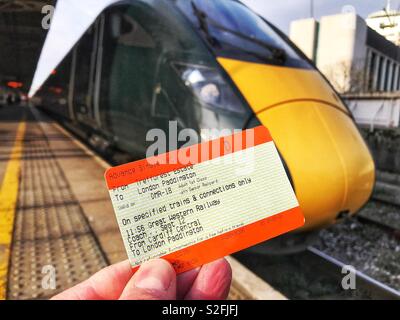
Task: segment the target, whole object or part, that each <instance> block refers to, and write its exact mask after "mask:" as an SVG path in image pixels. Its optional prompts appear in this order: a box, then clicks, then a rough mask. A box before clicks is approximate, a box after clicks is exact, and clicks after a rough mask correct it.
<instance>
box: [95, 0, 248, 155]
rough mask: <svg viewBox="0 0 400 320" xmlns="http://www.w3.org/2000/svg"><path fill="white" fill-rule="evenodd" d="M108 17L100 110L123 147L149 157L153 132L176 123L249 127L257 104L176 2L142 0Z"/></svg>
mask: <svg viewBox="0 0 400 320" xmlns="http://www.w3.org/2000/svg"><path fill="white" fill-rule="evenodd" d="M104 17H105V19H104V33H103V37H102V40H101V47H102V57H101V59H100V60H101V61H100V64H101V83H100V96H99V99H100V116H101V119H102V123H106V124H107V125H108V128H109V131H110V133H112V134H113V135H114V137H117V139H118V141H117V144H118V145H119V147H121V148H123V149H127V150H130V152H133V153H135V154H136V151H138V150H139V152H141V154H142V155H143V151H144V150H145V148H146V134H147V132H148V131H149V130H150V129H152V128H160V129H162V130H164V131H166V132H167V131H168V130H169V121H177V123H179V126H180V127H182V128H183V127H185V128H193V129H195V130H199V131H200V129H203V128H227V127H230V128H231V127H233V128H242V125H243V122H244V121H245V119H247V113H248V112H251V110H250V109H249V108H248V107H247V106H246V105H245V103H244V102H243V101H242V100H240V99H241V98H239V96H238V95H237V93H236V92H235V91H234V88H232V86H231V85H230V84H229V81H228V80H227V79H225V78H224V77H225V75H224V74H223V73H221V69H220V66H219V64H218V63H217V61H216V59H215V56H214V55H213V54H212V53H211V52H210V51H209V50H208V48H207V47H206V46H205V44H204V42H203V41H202V39H201V38H200V37H199V35H198V34H197V33H196V32H195V31H194V30H193V28H191V26H190V24H189V23H188V21H187V19H186V18H185V17H183V16H182V15H181V13H180V12H179V11H178V10H176V7H175V6H174V5H171V3H169V2H167V1H158V0H154V2H152V4H151V5H150V4H149V3H148V2H147V1H135V2H134V3H132V4H131V5H117V6H113V7H111V8H109V9H107V10H106V11H105V13H104ZM196 73H197V74H200V75H201V76H202V77H203V78H202V81H197V80H196V79H195V77H194V76H195V75H196ZM122 145H123V146H122Z"/></svg>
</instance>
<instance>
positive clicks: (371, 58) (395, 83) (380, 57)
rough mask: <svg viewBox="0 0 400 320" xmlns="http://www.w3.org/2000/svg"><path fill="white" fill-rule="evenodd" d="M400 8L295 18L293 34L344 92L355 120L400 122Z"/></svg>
mask: <svg viewBox="0 0 400 320" xmlns="http://www.w3.org/2000/svg"><path fill="white" fill-rule="evenodd" d="M399 35H400V13H399V12H397V11H392V10H388V9H385V10H382V11H379V12H376V13H373V14H371V15H369V16H368V18H367V19H366V20H364V19H363V18H362V17H360V16H358V15H357V14H356V13H341V14H336V15H330V16H323V17H322V18H321V19H320V20H319V21H317V20H315V19H313V18H309V19H302V20H296V21H293V22H292V23H291V27H290V38H291V40H292V41H293V42H294V43H295V44H296V45H297V46H298V47H299V48H300V49H301V50H302V51H303V52H304V53H305V54H306V55H307V56H308V57H309V58H310V59H311V60H313V61H314V62H315V64H316V66H317V67H318V68H319V70H320V71H321V72H322V73H323V74H324V75H325V76H326V77H327V78H328V80H329V81H330V82H331V83H332V85H333V86H334V87H335V88H336V90H337V91H338V92H339V93H341V94H342V95H343V97H344V98H345V100H347V103H348V105H349V107H350V109H351V110H352V112H353V115H354V116H355V118H356V121H357V122H358V123H360V124H361V125H368V126H371V127H379V126H382V127H398V126H399V118H400V116H399V114H400V47H399V46H398V44H399V42H400V37H399Z"/></svg>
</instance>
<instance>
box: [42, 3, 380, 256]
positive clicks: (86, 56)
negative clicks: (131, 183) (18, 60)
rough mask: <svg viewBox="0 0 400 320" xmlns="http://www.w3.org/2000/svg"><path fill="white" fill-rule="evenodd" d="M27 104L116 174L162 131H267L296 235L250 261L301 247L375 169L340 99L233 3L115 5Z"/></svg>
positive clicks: (348, 204)
mask: <svg viewBox="0 0 400 320" xmlns="http://www.w3.org/2000/svg"><path fill="white" fill-rule="evenodd" d="M36 98H37V99H39V100H40V103H38V104H39V105H40V107H41V108H43V109H44V110H46V111H47V112H51V113H52V114H53V115H57V116H58V117H60V118H62V119H64V121H65V123H67V124H68V125H69V126H70V127H71V128H74V129H76V131H77V132H78V133H79V134H80V135H82V137H83V138H84V139H85V140H86V141H89V142H90V143H91V144H92V145H93V146H94V147H95V148H99V149H101V150H104V152H107V151H109V152H110V153H112V154H120V155H124V157H122V158H121V159H124V160H121V159H120V160H119V161H120V162H121V161H127V160H128V159H132V160H134V159H140V158H144V157H145V154H146V149H147V147H148V145H149V142H147V141H146V133H147V132H148V131H149V130H150V129H151V128H161V129H163V130H165V131H166V132H167V131H168V129H169V123H170V121H176V122H177V125H178V127H179V128H180V129H183V128H192V129H194V130H196V132H200V131H201V130H202V129H215V128H216V129H224V128H231V129H242V130H243V129H247V128H252V127H255V126H258V125H260V124H262V125H264V126H266V127H267V128H268V129H269V131H270V133H271V135H272V137H273V139H274V141H275V144H276V146H277V149H278V151H279V154H280V156H281V158H282V162H283V163H284V167H285V169H286V172H287V174H288V176H289V179H290V181H291V183H292V185H293V188H294V190H295V193H296V195H297V198H298V200H299V203H300V206H301V208H302V210H303V212H304V215H305V225H304V227H302V228H301V229H300V230H297V231H295V232H292V233H289V234H288V235H285V236H282V237H279V238H277V239H276V241H275V243H274V242H273V241H271V242H267V243H266V244H261V245H259V246H256V247H255V249H254V250H255V251H257V252H259V251H262V252H263V251H264V250H266V248H268V246H269V247H270V248H271V250H272V251H273V250H274V248H276V247H278V248H279V250H283V249H282V248H285V247H286V248H289V247H290V248H292V247H296V244H299V243H300V244H305V243H308V241H310V240H312V239H314V238H315V235H316V234H317V233H318V231H319V230H321V229H323V228H326V227H327V226H330V225H332V224H335V223H337V222H338V221H341V220H342V219H344V218H346V217H349V216H352V215H354V214H355V213H356V212H357V211H358V210H359V209H360V208H361V207H362V206H363V205H364V204H365V203H366V202H367V200H368V199H369V197H370V195H371V192H372V189H373V185H374V180H375V166H374V161H373V158H372V156H371V153H370V151H369V149H368V147H367V145H366V143H365V142H364V140H363V138H362V136H361V134H360V132H359V130H358V128H357V125H356V124H355V122H354V119H353V117H352V115H351V113H350V111H349V109H348V108H347V106H346V105H345V103H344V102H343V101H342V100H341V98H340V96H339V95H338V94H337V92H336V91H335V90H334V88H333V87H332V86H331V84H330V83H329V82H328V81H327V79H326V78H325V77H324V76H323V75H322V74H321V73H320V72H319V71H318V70H317V68H316V67H315V65H314V64H313V62H312V61H310V60H309V59H308V58H307V57H306V56H305V55H304V54H303V53H302V52H301V51H300V50H299V49H298V48H297V47H296V46H295V45H294V44H293V43H292V42H291V41H290V40H289V39H288V37H287V36H286V35H285V34H284V33H283V32H281V31H280V30H279V29H278V28H277V27H275V26H274V25H273V24H271V23H270V22H268V21H267V20H266V19H265V18H263V17H261V16H260V15H258V14H257V13H255V12H254V11H252V10H251V9H250V8H249V7H247V6H246V5H245V4H243V3H242V2H240V1H237V0H212V1H207V0H191V1H190V0H132V1H120V2H116V3H114V4H113V5H111V6H109V7H107V8H106V9H105V10H104V11H103V12H102V13H101V14H100V15H99V16H98V18H97V19H96V21H95V22H94V23H93V24H92V25H91V27H90V28H89V29H88V30H87V31H86V33H85V34H84V35H83V36H82V38H81V39H80V41H79V42H78V43H77V44H76V45H75V46H74V48H73V49H72V50H71V51H70V52H69V53H68V55H67V56H66V57H65V59H64V60H63V61H62V63H61V64H60V65H59V66H58V67H57V68H56V69H55V70H54V71H53V72H52V74H51V75H50V76H49V78H48V80H47V81H46V82H45V83H44V84H43V85H42V87H41V88H40V91H39V92H38V93H37V96H36ZM110 150H111V151H110ZM259 192H263V191H262V190H260V191H259Z"/></svg>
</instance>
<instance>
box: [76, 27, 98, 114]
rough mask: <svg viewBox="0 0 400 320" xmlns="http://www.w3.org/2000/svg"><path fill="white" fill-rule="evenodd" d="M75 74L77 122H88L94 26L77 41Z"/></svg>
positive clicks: (92, 69) (92, 75)
mask: <svg viewBox="0 0 400 320" xmlns="http://www.w3.org/2000/svg"><path fill="white" fill-rule="evenodd" d="M75 50H77V51H76V73H75V82H74V102H73V105H74V108H75V113H76V115H77V117H78V119H79V120H81V121H88V119H89V117H92V116H93V113H92V109H91V108H92V105H91V97H92V95H91V94H92V93H91V92H90V90H91V87H92V84H93V77H94V58H93V52H94V50H95V43H94V26H92V27H91V28H90V29H89V30H88V31H87V32H86V33H85V34H84V35H83V37H82V39H81V40H80V41H79V44H78V46H77V47H76V49H75Z"/></svg>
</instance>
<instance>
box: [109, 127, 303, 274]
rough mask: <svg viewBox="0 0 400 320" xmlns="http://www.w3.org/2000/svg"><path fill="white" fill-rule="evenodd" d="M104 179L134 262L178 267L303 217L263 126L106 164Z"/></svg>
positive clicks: (181, 268)
mask: <svg viewBox="0 0 400 320" xmlns="http://www.w3.org/2000/svg"><path fill="white" fill-rule="evenodd" d="M105 179H106V182H107V186H108V189H109V192H110V197H111V201H112V204H113V207H114V210H115V215H116V219H117V222H118V225H119V228H120V231H121V234H122V238H123V242H124V245H125V248H126V251H127V254H128V257H129V260H130V262H131V265H132V267H134V268H136V267H138V266H139V265H140V264H141V263H143V262H144V261H146V260H149V259H152V258H159V257H162V258H164V259H166V260H168V261H170V262H171V264H172V265H173V266H174V268H175V270H176V271H177V272H178V273H180V272H184V271H187V270H189V269H192V268H195V267H197V266H200V265H202V264H204V263H207V262H210V261H213V260H215V259H218V258H220V257H223V256H226V255H229V254H231V253H233V252H236V251H239V250H242V249H245V248H247V247H250V246H252V245H255V244H258V243H260V242H263V241H266V240H268V239H270V238H273V237H276V236H278V235H280V234H282V233H285V232H289V231H291V230H294V229H296V228H298V227H301V226H302V225H303V224H304V216H303V214H302V212H301V209H300V207H299V204H298V201H297V199H296V196H295V193H294V191H293V189H292V187H291V184H290V181H289V179H288V177H287V175H286V172H285V169H284V167H283V164H282V162H281V159H280V157H279V154H278V152H277V149H276V147H275V144H274V142H273V141H272V138H271V136H270V134H269V132H268V130H267V129H266V128H265V127H264V126H259V127H256V128H254V129H249V130H245V131H241V132H238V133H235V134H232V135H228V136H223V137H220V138H218V139H214V140H211V141H206V142H202V143H200V144H196V145H192V146H189V147H186V148H182V149H179V150H175V151H171V152H168V153H165V154H162V155H157V156H153V157H149V158H146V159H142V160H139V161H135V162H131V163H127V164H124V165H120V166H116V167H113V168H110V169H108V170H107V171H106V173H105Z"/></svg>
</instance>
